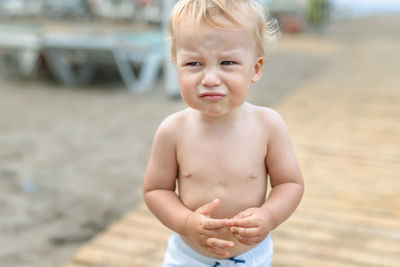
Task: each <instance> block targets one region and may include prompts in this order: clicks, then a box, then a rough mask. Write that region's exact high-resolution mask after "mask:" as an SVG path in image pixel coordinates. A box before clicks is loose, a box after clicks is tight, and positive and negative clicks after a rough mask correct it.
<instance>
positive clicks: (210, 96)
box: [202, 95, 224, 101]
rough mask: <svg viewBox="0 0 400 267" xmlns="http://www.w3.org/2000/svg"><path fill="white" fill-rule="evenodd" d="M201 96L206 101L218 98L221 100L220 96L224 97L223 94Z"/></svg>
mask: <svg viewBox="0 0 400 267" xmlns="http://www.w3.org/2000/svg"><path fill="white" fill-rule="evenodd" d="M202 98H203V99H205V100H208V101H218V100H221V99H222V98H224V96H223V95H206V96H203V97H202Z"/></svg>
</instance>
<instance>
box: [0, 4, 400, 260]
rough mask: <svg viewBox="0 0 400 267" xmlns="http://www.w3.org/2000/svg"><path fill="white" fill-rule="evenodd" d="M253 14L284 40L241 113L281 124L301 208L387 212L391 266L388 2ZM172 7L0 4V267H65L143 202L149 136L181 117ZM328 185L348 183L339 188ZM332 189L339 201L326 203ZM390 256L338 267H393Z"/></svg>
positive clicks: (396, 8)
mask: <svg viewBox="0 0 400 267" xmlns="http://www.w3.org/2000/svg"><path fill="white" fill-rule="evenodd" d="M259 2H260V3H261V4H262V5H263V7H265V8H266V9H268V11H269V14H270V16H271V17H273V18H276V19H277V20H278V22H279V25H280V28H281V31H282V36H281V39H280V40H279V45H278V47H277V48H276V49H274V51H273V53H272V54H271V56H270V57H269V58H268V60H267V64H266V66H265V73H264V76H263V78H262V80H261V81H260V82H259V83H257V84H255V85H254V86H253V88H252V90H251V93H250V96H249V101H250V102H252V103H255V104H258V105H262V106H270V107H273V108H275V109H277V110H278V111H279V112H280V113H281V114H282V115H283V116H284V118H285V119H286V120H287V123H288V125H289V128H290V130H291V132H292V135H293V139H294V144H295V147H296V150H297V151H299V158H300V162H301V165H302V168H303V170H304V173H305V177H306V183H310V185H311V184H316V185H317V186H316V187H314V188H312V187H310V188H311V189H310V191H309V192H306V201H305V203H306V204H305V205H308V204H307V203H313V202H312V200H313V199H320V198H321V197H322V198H323V197H327V198H330V199H331V202H332V199H338V198H342V199H347V200H346V201H347V202H346V204H343V205H344V206H343V207H341V208H340V209H339V208H338V209H339V210H340V211H342V210H343V212H348V213H351V212H354V210H351V209H350V208H349V207H354V208H357V207H360V206H363V207H364V208H365V209H366V210H363V212H364V213H368V212H371V210H373V211H374V212H376V216H377V217H379V218H381V215H382V216H383V215H386V216H387V221H386V222H385V223H382V224H379V226H376V229H377V230H379V231H380V232H382V231H383V232H385V233H386V234H387V235H388V236H390V238H391V239H390V241H389V243H390V242H392V243H393V244H392V245H391V246H390V247H389V248H388V251H389V252H387V254H388V253H390V251H393V255H395V252H396V251H397V252H399V251H400V247H398V244H399V243H400V240H399V238H400V237H399V235H400V228H399V227H400V226H399V224H398V221H397V222H396V220H397V219H398V218H399V212H400V211H399V205H400V199H399V197H398V196H399V193H400V192H399V191H400V184H399V179H398V178H400V177H399V171H400V170H399V167H398V166H399V163H400V154H399V148H400V140H399V137H398V136H400V135H399V134H398V133H399V129H400V128H399V125H400V124H399V120H400V117H399V114H400V111H399V104H400V95H399V93H398V92H399V89H400V81H399V75H398V72H399V70H400V65H399V62H400V58H399V56H398V49H399V47H400V42H399V41H400V27H399V26H398V25H400V16H399V14H400V2H399V1H397V0H380V1H379V0H363V1H362V0H330V1H328V0H302V1H301V0H297V1H296V0H279V1H278V0H277V1H275V0H264V1H262V0H260V1H259ZM174 3H175V1H173V0H165V1H164V0H163V1H161V0H69V1H63V0H0V247H1V249H0V266H5V267H8V266H12V267H14V266H40V267H53V266H62V264H64V263H66V262H67V261H68V260H69V259H70V258H71V257H72V256H73V255H74V253H75V252H76V250H77V249H78V248H79V247H81V246H82V245H83V244H85V243H86V242H87V241H88V240H90V239H91V238H92V237H93V236H94V235H95V234H97V233H99V232H100V231H102V230H104V229H105V228H106V227H107V226H108V225H110V223H113V222H114V221H116V220H118V219H119V218H120V217H121V216H122V215H123V214H125V213H126V212H129V211H131V210H133V209H134V208H135V207H136V206H137V205H138V204H140V203H142V196H141V187H142V183H143V177H144V173H145V169H146V164H147V160H148V157H149V153H150V148H151V143H152V138H153V134H154V132H155V130H156V129H157V127H158V125H159V123H160V122H161V121H162V119H163V118H165V117H166V116H167V115H168V114H170V113H172V112H175V111H177V110H179V109H182V108H184V107H185V105H184V103H182V101H181V100H180V98H179V87H178V84H177V78H176V72H175V70H174V67H173V65H172V63H171V62H170V60H169V55H168V43H166V42H165V37H166V36H167V32H166V28H165V25H166V21H167V18H168V15H169V11H170V8H171V6H172V5H173V4H174ZM335 101H336V102H335ZM374 103H375V104H374ZM371 106H372V107H373V109H368V108H367V107H371ZM360 118H362V119H360ZM367 119H369V120H367ZM316 121H318V123H316V124H315V125H314V124H312V123H313V122H316ZM335 121H336V122H337V123H336V128H335V127H333V128H332V127H331V126H332V123H333V124H335V123H334V122H335ZM307 123H308V124H307ZM305 124H307V125H306V126H307V127H303V126H304V125H305ZM338 125H339V126H338ZM354 125H356V126H354ZM357 127H358V128H357ZM335 133H337V135H336V134H335ZM365 133H367V135H365ZM352 134H354V135H353V136H352V137H351V138H350V137H349V136H350V135H352ZM363 134H364V135H363ZM338 136H339V137H338ZM317 137H318V138H319V139H318V138H317ZM314 141H315V142H316V143H317V144H318V141H319V142H320V143H329V144H331V147H329V148H327V147H321V146H317V145H315V146H310V145H309V144H310V143H311V142H314ZM335 142H336V143H335ZM353 145H354V147H357V149H350V147H352V146H353ZM332 147H334V148H332ZM315 155H322V156H325V157H322V158H321V157H320V158H317V157H315ZM327 155H336V156H337V155H339V156H340V157H341V159H343V158H345V159H347V160H348V161H346V162H341V161H340V162H339V161H338V160H334V161H333V162H334V163H331V164H326V165H323V166H324V170H325V172H326V173H324V172H323V171H322V170H320V169H318V166H319V165H320V163H321V162H325V163H326V162H330V161H331V159H330V158H329V157H328V156H327ZM357 160H358V161H357ZM331 162H332V161H331ZM340 164H343V165H340ZM385 164H386V165H385ZM338 166H339V167H338ZM383 169H385V171H381V170H383ZM374 171H377V173H374ZM339 172H341V175H342V174H343V173H345V174H346V175H347V176H346V175H345V176H346V177H349V176H351V175H350V174H351V173H352V174H353V176H354V177H356V178H353V179H346V180H345V181H336V178H337V176H338V173H339ZM323 173H324V174H323ZM353 176H352V177H353ZM321 177H322V178H321ZM378 177H379V178H380V180H379V183H378V184H377V187H373V186H372V184H373V183H374V182H375V179H376V178H378ZM364 178H365V180H364ZM368 179H370V180H368ZM333 180H334V181H335V182H332V181H333ZM372 181H373V182H372ZM342 182H344V183H345V184H346V185H348V187H347V190H346V189H345V187H344V186H342V187H339V188H336V190H337V191H335V190H334V189H333V188H334V186H335V185H338V184H342ZM321 192H322V193H321ZM326 192H329V194H328V193H326ZM307 193H309V194H307ZM374 194H375V195H374ZM371 195H373V197H371ZM307 196H311V197H310V198H309V199H308V200H309V202H307ZM351 196H353V198H351ZM355 196H360V197H359V198H357V197H355ZM368 196H369V197H368ZM364 197H365V198H364ZM327 201H328V200H327ZM328 202H329V201H328ZM331 202H329V203H331ZM318 203H320V202H318ZM309 205H311V204H309ZM332 205H333V204H332ZM349 205H350V206H349ZM328 206H329V205H328ZM335 207H337V206H335ZM300 214H302V213H301V210H300ZM314 215H315V214H314ZM310 216H311V215H310ZM310 216H309V217H310ZM321 216H322V215H321ZM311 217H312V216H311ZM380 222H381V221H380ZM358 223H359V224H362V223H363V221H362V222H359V221H357V222H356V224H358ZM374 225H375V224H372V225H371V227H373V226H374ZM387 225H390V229H389V230H387V228H385V227H386V226H387ZM351 229H353V228H351ZM374 229H375V228H374ZM364 234H366V233H364ZM278 237H279V234H278ZM396 242H397V243H396ZM396 244H397V246H396ZM338 246H339V245H338ZM396 255H397V256H398V253H397V254H396ZM321 257H322V256H321ZM388 257H389V259H388V260H387V262H386V263H384V264H383V263H382V264H378V265H377V264H376V262H378V263H379V262H380V260H381V259H377V260H376V261H372V263H371V265H365V262H364V263H363V262H362V261H357V259H353V260H352V262H353V265H351V264H347V265H346V264H344V265H340V264H338V266H399V264H400V262H399V259H398V258H396V257H395V256H392V254H390V255H389V256H388ZM339 262H340V261H339ZM362 263H363V264H362ZM367 263H368V262H367ZM358 264H359V265H358ZM391 264H393V265H391ZM274 266H275V265H274ZM276 266H290V265H285V264H284V263H282V264H281V265H279V263H278V265H276ZM291 266H293V265H291ZM299 266H300V265H299ZM307 266H330V265H307Z"/></svg>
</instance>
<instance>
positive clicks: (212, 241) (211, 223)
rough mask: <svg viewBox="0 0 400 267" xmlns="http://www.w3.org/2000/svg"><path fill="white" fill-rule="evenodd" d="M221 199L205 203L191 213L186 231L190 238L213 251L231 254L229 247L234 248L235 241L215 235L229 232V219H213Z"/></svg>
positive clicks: (220, 253) (217, 253) (222, 254)
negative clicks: (212, 214) (212, 215)
mask: <svg viewBox="0 0 400 267" xmlns="http://www.w3.org/2000/svg"><path fill="white" fill-rule="evenodd" d="M218 205H219V200H218V199H215V200H214V201H212V202H209V203H207V204H205V205H204V206H202V207H200V208H198V209H197V210H196V211H194V212H193V213H192V214H190V215H189V217H188V219H187V222H186V231H187V233H188V236H189V238H191V239H192V240H194V241H195V242H197V243H198V244H200V245H201V246H202V247H204V248H207V249H208V250H209V251H210V252H211V253H213V254H216V255H218V256H225V257H227V256H229V251H228V250H226V249H227V248H232V247H233V246H234V243H233V242H232V241H227V240H223V239H218V238H215V236H217V235H219V234H221V233H223V232H229V220H228V219H212V218H210V215H211V213H212V212H213V211H214V210H215V209H216V208H217V207H218Z"/></svg>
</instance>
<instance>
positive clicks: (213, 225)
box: [203, 219, 230, 230]
mask: <svg viewBox="0 0 400 267" xmlns="http://www.w3.org/2000/svg"><path fill="white" fill-rule="evenodd" d="M227 226H230V225H229V220H227V219H208V220H206V221H205V222H204V224H203V227H204V228H205V229H207V230H215V229H219V228H223V227H227Z"/></svg>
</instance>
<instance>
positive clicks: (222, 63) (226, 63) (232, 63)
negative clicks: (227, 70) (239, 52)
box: [221, 60, 236, 65]
mask: <svg viewBox="0 0 400 267" xmlns="http://www.w3.org/2000/svg"><path fill="white" fill-rule="evenodd" d="M235 64H236V62H235V61H231V60H225V61H222V62H221V65H235Z"/></svg>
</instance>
